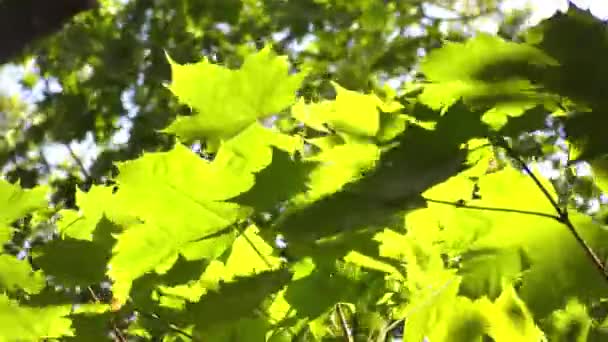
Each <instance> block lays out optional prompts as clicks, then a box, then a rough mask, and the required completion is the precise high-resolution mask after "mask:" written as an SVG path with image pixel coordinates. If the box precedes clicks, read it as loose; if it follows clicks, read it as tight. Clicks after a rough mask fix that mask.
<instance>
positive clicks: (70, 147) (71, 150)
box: [65, 144, 91, 180]
mask: <svg viewBox="0 0 608 342" xmlns="http://www.w3.org/2000/svg"><path fill="white" fill-rule="evenodd" d="M65 146H66V147H67V149H68V152H70V156H71V157H72V159H73V160H74V161H75V162H76V164H78V168H80V172H82V174H83V175H84V177H85V179H87V180H88V179H90V178H91V176H90V175H89V172H88V171H87V168H86V167H85V166H84V163H83V162H82V160H80V157H78V155H77V154H76V152H74V149H73V148H72V146H70V144H65Z"/></svg>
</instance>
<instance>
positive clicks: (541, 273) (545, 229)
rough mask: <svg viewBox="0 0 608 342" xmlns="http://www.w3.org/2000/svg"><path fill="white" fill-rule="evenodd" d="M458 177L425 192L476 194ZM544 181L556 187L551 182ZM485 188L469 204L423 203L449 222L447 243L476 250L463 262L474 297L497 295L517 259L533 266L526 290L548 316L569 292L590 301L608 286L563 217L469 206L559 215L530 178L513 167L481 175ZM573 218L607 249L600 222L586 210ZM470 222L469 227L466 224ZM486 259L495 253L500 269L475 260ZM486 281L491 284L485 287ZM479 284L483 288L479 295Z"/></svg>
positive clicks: (596, 245)
mask: <svg viewBox="0 0 608 342" xmlns="http://www.w3.org/2000/svg"><path fill="white" fill-rule="evenodd" d="M458 178H459V177H454V178H453V179H451V180H449V181H447V182H445V183H443V184H440V185H437V186H436V187H434V188H432V189H430V190H428V191H427V192H425V194H424V196H425V197H427V196H428V197H429V198H433V199H441V197H442V195H443V194H452V196H454V197H453V198H458V192H461V195H460V198H462V199H466V198H470V193H469V194H467V193H466V192H463V190H459V189H464V188H463V187H462V186H461V185H459V180H458ZM543 182H544V186H545V187H546V188H547V189H551V185H550V184H548V182H547V181H543ZM478 186H479V189H480V190H479V194H480V196H481V199H477V200H470V201H467V200H465V201H464V203H463V204H464V206H462V203H461V204H460V205H445V204H440V203H429V205H428V208H427V209H424V210H425V211H426V213H425V214H424V215H426V217H427V219H428V220H429V221H428V222H429V223H431V222H435V223H434V224H439V225H441V226H442V227H443V228H444V230H443V231H442V235H443V237H442V238H441V240H443V241H444V243H445V244H446V245H445V246H446V248H448V249H449V250H451V251H452V253H458V252H457V251H461V252H460V253H466V252H469V254H468V257H467V258H465V259H464V260H463V261H462V263H463V267H464V270H465V271H467V273H469V275H468V276H465V278H464V280H463V284H464V289H466V293H467V294H468V295H470V296H471V295H472V296H473V297H475V298H476V297H479V296H483V295H486V294H488V292H487V291H491V293H495V291H496V290H495V289H496V284H498V281H499V279H501V278H504V279H505V280H513V279H514V276H515V275H516V271H517V269H518V268H519V266H518V265H522V266H521V267H522V271H523V270H524V268H527V271H526V272H524V273H523V274H521V281H520V285H519V294H520V296H521V297H522V298H523V300H524V301H525V302H526V303H527V306H528V307H529V308H530V310H532V312H533V313H534V314H535V316H536V315H537V316H538V317H545V316H546V315H547V314H549V313H550V312H551V311H553V310H555V309H558V308H560V307H562V306H563V305H565V304H566V300H567V298H578V299H579V300H580V301H581V302H582V303H588V301H590V300H592V298H596V296H601V293H603V292H605V291H606V285H605V282H604V281H603V280H602V275H601V274H599V272H598V271H597V269H596V268H595V266H594V265H593V263H592V261H591V260H590V259H589V258H588V257H587V256H586V254H585V252H584V251H583V249H582V248H581V247H580V245H579V244H578V243H577V241H576V240H575V238H574V237H573V236H572V234H571V233H570V232H569V231H568V229H567V228H566V227H565V226H564V225H563V224H561V223H560V222H558V221H557V220H556V219H554V218H551V217H542V216H537V215H530V214H525V213H521V212H500V211H491V210H483V209H469V208H466V205H467V204H470V205H475V206H481V207H490V208H505V209H512V210H525V211H531V212H535V213H539V214H544V215H553V213H554V212H555V209H554V208H553V207H552V205H551V204H550V202H549V201H548V200H547V198H546V197H545V196H544V194H543V193H542V192H541V191H540V190H539V189H538V187H537V186H536V184H535V183H534V182H533V181H532V180H531V178H530V177H529V176H526V175H525V174H522V173H521V172H519V171H518V170H515V169H512V168H507V169H504V170H502V171H500V172H496V173H492V174H488V175H486V176H483V177H481V178H480V179H479V182H478ZM467 192H468V191H467ZM522 194H525V196H524V195H522ZM553 196H555V195H554V194H553ZM570 220H571V221H572V223H573V225H574V226H575V227H576V229H577V231H578V233H579V234H581V236H582V237H583V238H584V239H585V241H586V242H587V243H588V244H589V245H590V246H591V248H593V249H594V250H595V251H596V253H600V255H601V254H602V253H604V248H605V247H604V244H603V242H602V241H605V239H606V238H607V237H606V232H605V231H604V230H603V229H602V228H601V227H599V226H597V225H596V224H594V223H593V222H592V220H591V218H589V217H587V216H584V215H582V214H577V213H572V214H571V215H570ZM463 226H466V227H467V229H466V230H465V229H462V228H461V227H463ZM518 249H521V251H522V252H523V253H524V255H525V257H524V258H523V259H522V258H521V257H517V254H516V253H515V254H514V251H516V250H518ZM471 252H472V254H471ZM492 254H493V255H494V256H493V257H492ZM465 255H466V254H465ZM486 258H495V260H496V263H497V265H498V267H496V268H495V269H494V270H495V272H500V274H498V273H494V272H487V270H485V268H484V267H477V266H475V265H478V264H480V263H481V264H484V263H485V261H484V259H486ZM518 260H519V261H518ZM467 264H468V265H469V266H467ZM470 272H473V273H470ZM547 274H551V277H547ZM558 279H559V281H557V280H558ZM468 282H472V283H468ZM484 283H485V284H487V285H486V286H480V285H482V284H484ZM492 284H494V285H492ZM473 289H478V291H479V292H477V293H475V294H473V293H472V292H473ZM492 289H494V290H492Z"/></svg>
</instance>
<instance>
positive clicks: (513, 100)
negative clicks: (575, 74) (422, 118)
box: [419, 34, 557, 126]
mask: <svg viewBox="0 0 608 342" xmlns="http://www.w3.org/2000/svg"><path fill="white" fill-rule="evenodd" d="M471 61H475V63H471ZM555 65H557V62H556V61H555V60H554V59H553V58H551V57H550V56H549V55H547V54H545V53H543V51H541V50H539V49H536V48H535V47H533V46H530V45H527V44H519V43H513V42H507V41H504V40H502V39H500V38H498V37H493V36H490V35H488V34H479V35H477V36H475V38H472V39H469V40H467V41H466V42H464V43H449V42H448V43H447V44H446V45H444V46H443V47H442V48H439V49H436V50H433V51H432V52H431V53H430V54H429V55H428V56H427V57H426V58H425V59H424V61H423V62H422V65H421V71H422V73H423V74H424V75H425V76H426V78H427V79H428V80H429V81H430V82H431V84H430V85H427V86H425V87H424V90H423V92H422V94H421V95H420V97H419V99H420V100H421V101H422V103H424V104H426V105H428V106H429V107H431V108H433V109H440V108H443V107H449V106H451V105H452V104H453V103H455V102H456V101H458V99H460V98H464V101H465V103H467V104H472V105H476V106H485V107H486V108H489V107H493V106H495V105H496V104H498V103H503V104H504V105H509V106H513V104H517V103H523V104H524V106H532V105H533V104H534V103H537V102H542V97H539V94H537V93H536V87H535V86H534V85H533V84H532V83H531V81H530V80H529V79H528V76H530V75H536V74H539V73H540V72H541V71H542V70H544V69H546V68H547V67H549V66H555ZM496 115H497V114H494V116H496ZM502 115H503V116H504V115H505V114H502ZM488 120H490V122H493V123H494V125H496V126H500V122H495V120H496V119H489V118H488Z"/></svg>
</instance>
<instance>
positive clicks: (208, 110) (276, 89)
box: [166, 46, 305, 141]
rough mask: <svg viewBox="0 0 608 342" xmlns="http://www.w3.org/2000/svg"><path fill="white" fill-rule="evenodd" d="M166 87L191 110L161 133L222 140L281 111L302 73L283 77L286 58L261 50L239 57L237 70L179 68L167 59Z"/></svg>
mask: <svg viewBox="0 0 608 342" xmlns="http://www.w3.org/2000/svg"><path fill="white" fill-rule="evenodd" d="M169 63H170V64H171V70H172V81H171V84H170V85H169V89H170V90H171V92H173V94H175V95H176V96H177V97H178V98H179V99H180V101H181V102H183V103H185V104H187V105H189V106H190V107H192V109H193V110H194V113H193V115H192V116H188V117H178V118H177V119H176V120H175V121H174V122H173V123H172V124H171V125H170V126H169V127H167V129H166V131H167V132H170V133H175V134H177V135H178V136H179V137H180V138H182V139H183V140H186V141H191V140H195V139H202V138H228V137H231V136H233V135H235V134H236V133H238V132H239V131H241V130H243V129H245V127H247V126H249V125H250V124H252V123H253V122H254V121H256V120H257V119H259V118H264V117H268V116H271V115H274V114H277V113H278V112H280V111H282V110H284V109H286V108H287V107H288V106H289V105H291V104H292V103H293V101H294V100H295V95H296V90H298V88H299V87H300V84H301V82H302V80H303V78H304V76H305V75H304V74H303V73H299V74H295V75H289V64H288V63H287V60H286V57H282V56H280V57H279V56H276V55H275V54H274V53H273V52H272V49H271V48H270V47H269V46H267V47H265V48H264V49H262V50H261V51H259V52H257V53H254V54H251V55H249V56H247V57H246V58H245V61H244V62H243V65H242V66H241V67H240V68H239V69H238V70H232V69H228V68H226V67H222V66H219V65H216V64H212V63H210V62H209V61H208V60H207V59H206V58H205V59H203V60H202V61H201V62H198V63H195V64H184V65H180V64H177V63H176V62H174V61H173V60H172V59H171V58H170V57H169Z"/></svg>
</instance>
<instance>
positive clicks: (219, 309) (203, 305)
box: [187, 269, 291, 329]
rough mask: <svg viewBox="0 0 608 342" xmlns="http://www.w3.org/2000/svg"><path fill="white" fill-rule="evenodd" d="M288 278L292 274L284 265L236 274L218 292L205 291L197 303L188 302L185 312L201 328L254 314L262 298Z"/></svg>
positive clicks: (283, 283)
mask: <svg viewBox="0 0 608 342" xmlns="http://www.w3.org/2000/svg"><path fill="white" fill-rule="evenodd" d="M290 279H291V274H290V272H289V271H288V270H286V269H280V270H274V271H265V272H262V273H259V274H256V275H252V276H250V277H240V278H236V279H234V280H233V281H231V282H229V283H226V284H224V285H222V286H221V287H220V289H219V290H218V291H217V292H215V291H214V292H209V293H207V294H206V295H204V296H203V297H201V299H200V301H198V302H197V303H190V304H188V305H187V309H188V315H189V316H190V317H191V318H190V319H191V320H192V321H193V323H195V324H196V325H197V326H199V327H201V328H203V329H204V327H210V326H213V325H215V324H219V323H222V322H230V321H236V320H239V319H241V318H254V317H255V310H256V309H259V308H261V307H260V306H261V304H262V302H263V301H264V300H265V299H267V298H268V296H270V295H271V294H273V293H275V292H277V291H279V290H280V289H281V288H282V287H283V286H284V285H285V284H287V282H289V280H290Z"/></svg>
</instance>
